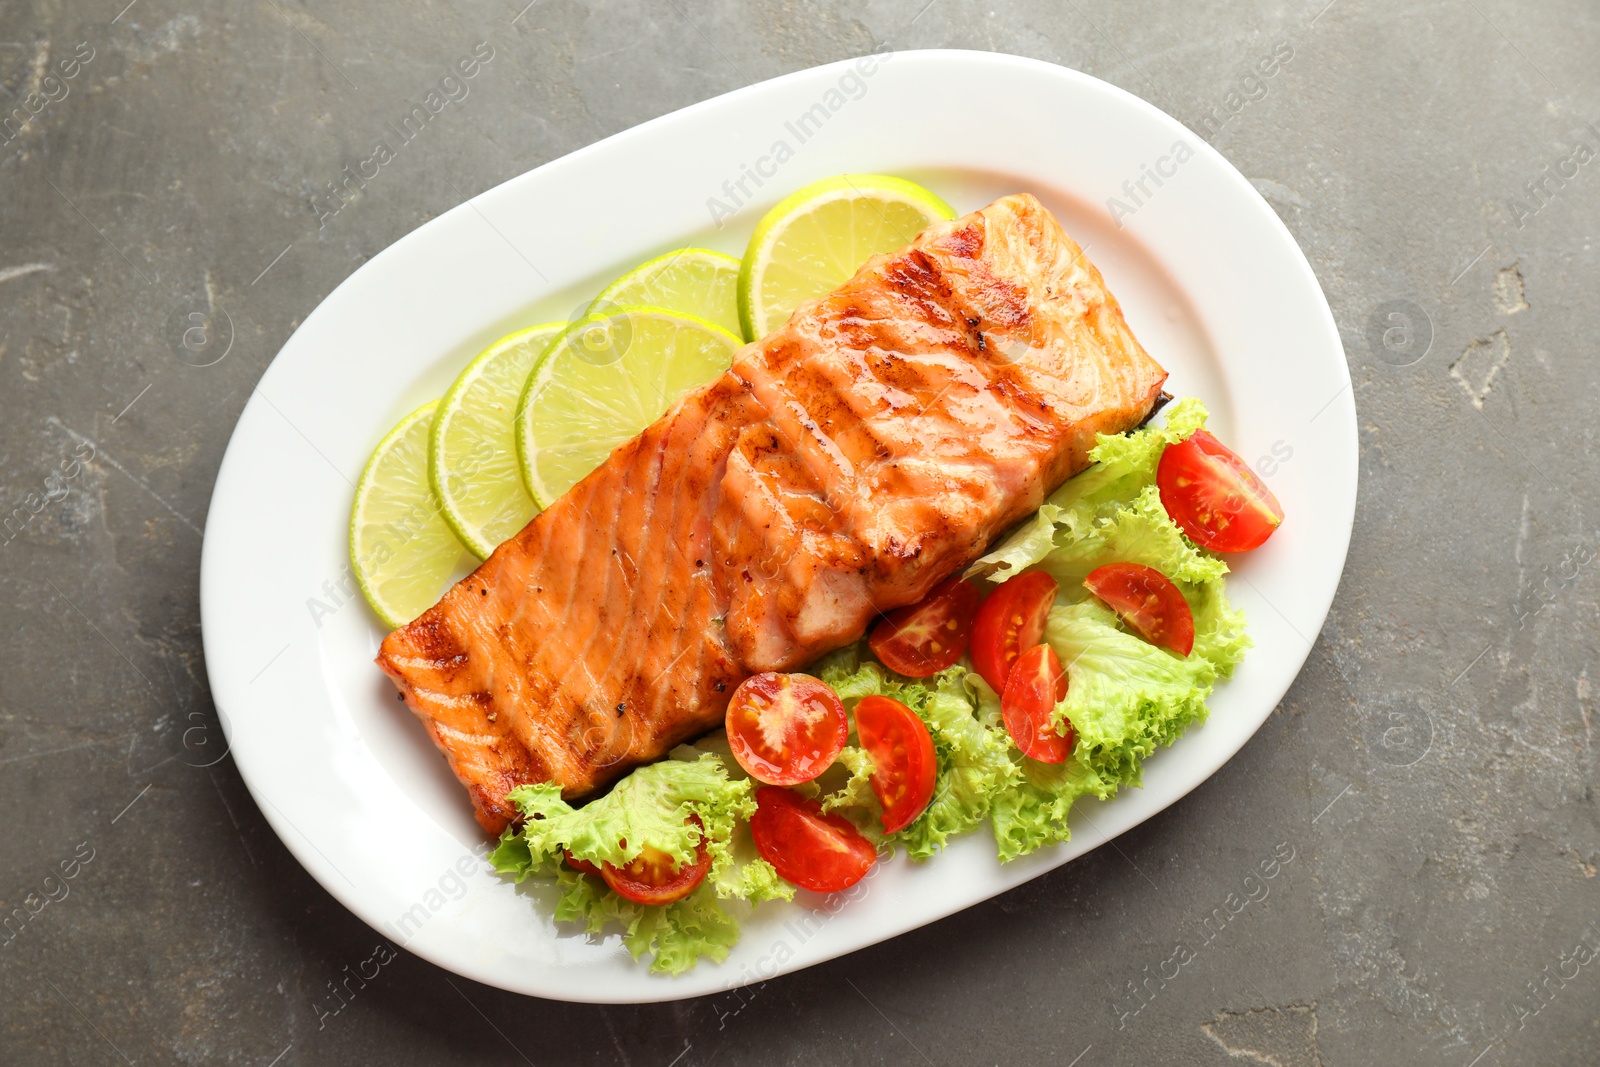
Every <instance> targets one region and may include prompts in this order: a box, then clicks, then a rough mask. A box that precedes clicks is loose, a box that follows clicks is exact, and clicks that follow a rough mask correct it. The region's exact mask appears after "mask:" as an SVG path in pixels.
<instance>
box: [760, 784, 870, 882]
mask: <svg viewBox="0 0 1600 1067" xmlns="http://www.w3.org/2000/svg"><path fill="white" fill-rule="evenodd" d="M750 836H751V837H753V838H755V842H756V851H757V852H759V853H761V858H762V859H764V860H766V861H767V862H768V863H770V864H772V866H773V867H774V868H775V869H776V870H777V872H778V873H779V874H780V875H782V876H783V877H784V878H787V879H788V880H789V881H791V882H793V883H794V884H795V885H797V886H799V887H800V888H802V889H810V890H812V891H814V892H817V893H836V892H838V891H839V890H841V889H849V888H850V887H851V886H853V885H855V884H856V883H857V882H859V881H861V879H862V878H863V877H864V876H865V875H866V873H867V871H869V870H871V869H872V865H873V864H874V863H875V862H877V859H878V853H877V850H876V849H874V848H873V847H872V842H871V841H868V840H867V839H866V838H864V837H862V836H861V833H860V831H858V830H857V829H856V828H855V827H854V826H852V825H850V821H849V820H848V819H846V818H844V817H843V816H841V815H831V814H827V813H824V812H823V810H822V805H821V804H818V803H817V802H816V801H815V800H807V799H806V798H805V797H802V796H801V795H800V794H799V793H795V792H793V791H791V790H788V789H779V788H777V787H775V786H770V785H764V786H762V787H761V788H760V789H757V790H756V813H755V814H754V815H753V816H751V817H750Z"/></svg>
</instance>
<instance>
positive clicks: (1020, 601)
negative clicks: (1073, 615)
mask: <svg viewBox="0 0 1600 1067" xmlns="http://www.w3.org/2000/svg"><path fill="white" fill-rule="evenodd" d="M1055 599H1056V580H1055V579H1054V578H1052V577H1050V576H1049V575H1048V574H1045V573H1044V572H1042V571H1028V572H1027V573H1025V574H1019V575H1017V576H1016V577H1014V578H1009V579H1007V580H1006V581H1005V582H1003V583H1001V585H1000V587H999V588H998V589H996V590H995V591H994V592H992V593H990V594H989V598H988V599H987V600H985V601H984V602H983V606H982V607H980V608H979V609H978V617H977V619H976V620H974V621H973V624H972V665H973V667H975V668H976V669H977V671H978V675H979V677H981V678H982V679H983V680H984V681H986V682H988V683H989V688H991V689H993V690H994V691H995V692H996V693H1002V694H1003V693H1004V692H1005V691H1006V681H1007V679H1008V678H1010V676H1011V668H1012V665H1013V664H1015V663H1016V662H1017V657H1018V656H1020V655H1022V653H1023V652H1024V651H1025V650H1026V649H1029V648H1032V647H1033V646H1034V645H1037V644H1038V643H1039V642H1040V641H1041V640H1043V638H1044V625H1045V621H1046V620H1047V619H1048V618H1049V616H1050V605H1051V604H1054V603H1055Z"/></svg>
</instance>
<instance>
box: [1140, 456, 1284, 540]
mask: <svg viewBox="0 0 1600 1067" xmlns="http://www.w3.org/2000/svg"><path fill="white" fill-rule="evenodd" d="M1156 485H1157V486H1158V487H1159V488H1160V490H1161V504H1162V506H1163V507H1165V508H1166V509H1167V514H1168V515H1171V516H1172V521H1173V522H1175V523H1177V524H1178V526H1179V527H1180V528H1181V529H1182V530H1183V532H1184V533H1186V534H1188V535H1189V540H1191V541H1193V542H1194V543H1195V544H1197V545H1199V546H1200V547H1201V548H1209V549H1211V550H1212V551H1213V552H1248V551H1249V550H1250V549H1252V548H1257V547H1259V546H1260V545H1261V543H1262V542H1264V541H1265V540H1266V539H1267V538H1269V537H1271V536H1272V531H1274V530H1276V529H1277V528H1278V524H1279V523H1281V522H1282V521H1283V507H1282V506H1281V505H1280V504H1279V503H1278V498H1277V497H1275V496H1273V495H1272V490H1270V489H1268V488H1267V487H1266V484H1265V483H1264V482H1262V480H1261V479H1260V478H1258V477H1256V473H1255V471H1253V470H1251V469H1250V468H1249V467H1247V466H1245V462H1244V460H1242V459H1240V458H1239V457H1238V456H1236V455H1234V453H1233V451H1232V450H1231V449H1229V448H1228V446H1227V445H1225V444H1223V443H1222V442H1221V441H1218V440H1217V439H1216V438H1215V437H1212V436H1211V435H1210V434H1209V433H1206V431H1204V430H1196V431H1195V432H1194V433H1193V434H1191V435H1190V436H1189V437H1188V439H1187V440H1183V441H1179V442H1178V443H1177V444H1171V445H1168V446H1167V447H1166V449H1165V450H1163V451H1162V453H1161V463H1160V465H1159V466H1158V467H1157V468H1156Z"/></svg>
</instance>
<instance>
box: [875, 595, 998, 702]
mask: <svg viewBox="0 0 1600 1067" xmlns="http://www.w3.org/2000/svg"><path fill="white" fill-rule="evenodd" d="M982 599H983V594H982V593H980V592H978V587H977V586H975V585H973V584H972V583H971V582H968V581H963V580H962V579H961V576H960V575H957V576H955V577H953V578H946V579H945V580H944V581H943V582H940V583H939V584H938V585H936V586H934V587H933V592H931V593H929V594H928V595H927V597H926V598H925V599H924V600H923V601H922V602H921V603H920V604H912V605H911V606H910V607H904V608H896V609H895V610H894V611H891V612H889V614H887V615H885V616H884V617H883V621H882V622H880V623H878V625H877V626H875V627H874V628H873V630H872V636H871V637H870V638H868V639H867V647H869V648H871V649H872V654H873V655H874V656H877V657H878V659H879V661H880V662H882V664H883V665H884V666H885V667H888V668H889V669H890V670H891V671H897V672H899V673H900V674H904V675H906V676H908V677H911V678H926V677H928V676H929V675H930V674H938V673H939V672H940V671H942V670H944V669H945V668H946V667H948V666H950V664H952V663H954V662H955V661H956V660H958V659H960V658H961V654H962V653H964V652H965V651H966V650H967V644H968V643H969V642H970V641H971V640H972V616H973V613H974V612H976V611H977V610H978V601H979V600H982Z"/></svg>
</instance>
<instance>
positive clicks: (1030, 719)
mask: <svg viewBox="0 0 1600 1067" xmlns="http://www.w3.org/2000/svg"><path fill="white" fill-rule="evenodd" d="M1065 699H1067V672H1066V671H1065V670H1063V669H1062V667H1061V658H1060V657H1059V656H1057V655H1056V651H1055V649H1053V648H1051V647H1050V646H1049V645H1034V646H1033V647H1032V648H1030V649H1028V650H1027V651H1026V652H1024V653H1023V654H1022V655H1021V656H1018V657H1017V662H1016V665H1015V666H1014V667H1012V668H1011V681H1010V683H1009V684H1008V685H1007V686H1006V691H1005V693H1004V695H1002V696H1001V698H1000V716H1001V718H1002V719H1004V720H1005V724H1006V731H1007V732H1008V733H1010V734H1011V740H1013V741H1015V742H1016V743H1017V747H1018V748H1020V749H1022V754H1023V755H1024V756H1027V757H1028V758H1029V759H1036V760H1038V761H1039V762H1040V763H1065V762H1067V757H1068V756H1070V755H1072V742H1073V740H1074V737H1073V730H1072V724H1071V723H1067V732H1066V734H1065V735H1064V736H1063V735H1062V734H1058V733H1056V728H1055V726H1054V725H1053V724H1052V723H1051V721H1050V716H1051V712H1053V711H1055V710H1056V705H1057V704H1059V703H1061V702H1062V701H1063V700H1065Z"/></svg>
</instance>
